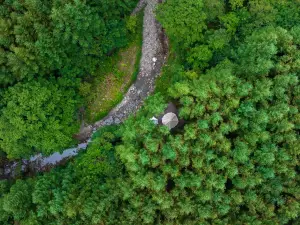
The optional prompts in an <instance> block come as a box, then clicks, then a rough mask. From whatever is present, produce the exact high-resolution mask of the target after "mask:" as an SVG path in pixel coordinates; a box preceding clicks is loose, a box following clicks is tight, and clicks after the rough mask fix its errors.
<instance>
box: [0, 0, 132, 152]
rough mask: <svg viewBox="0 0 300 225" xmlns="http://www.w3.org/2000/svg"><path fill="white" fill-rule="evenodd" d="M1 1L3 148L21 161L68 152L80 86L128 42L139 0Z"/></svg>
mask: <svg viewBox="0 0 300 225" xmlns="http://www.w3.org/2000/svg"><path fill="white" fill-rule="evenodd" d="M0 2H1V5H0V15H1V19H0V27H1V36H0V53H1V55H0V65H1V74H0V88H1V91H0V95H1V98H0V99H1V101H0V112H1V113H0V150H1V151H3V152H5V153H6V154H7V156H8V157H9V158H22V157H28V156H30V155H33V154H34V153H35V152H42V153H44V154H50V153H53V152H55V151H59V150H61V149H63V148H64V147H69V146H70V145H71V144H72V143H73V140H72V135H73V134H75V133H76V132H78V129H79V122H78V121H77V117H76V116H77V111H78V108H79V107H81V106H82V105H83V98H82V96H80V92H79V89H80V87H81V83H84V82H85V81H86V80H87V79H89V77H92V76H94V74H95V73H96V71H99V70H101V67H102V64H103V61H104V60H105V59H106V58H107V57H108V56H109V55H111V54H112V53H113V52H114V51H116V49H119V48H120V47H124V46H125V45H126V44H127V43H128V42H129V40H128V37H129V34H128V33H129V30H128V29H127V26H126V25H127V24H126V22H127V17H128V16H129V14H130V12H131V10H132V9H133V8H134V7H135V5H136V3H137V1H136V0H134V1H132V0H122V1H118V0H109V1H96V0H89V1H82V0H1V1H0Z"/></svg>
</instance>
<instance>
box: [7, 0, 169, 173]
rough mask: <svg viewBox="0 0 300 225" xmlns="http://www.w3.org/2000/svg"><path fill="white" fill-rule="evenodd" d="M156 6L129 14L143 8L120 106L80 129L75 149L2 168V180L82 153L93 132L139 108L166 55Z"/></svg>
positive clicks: (149, 3)
mask: <svg viewBox="0 0 300 225" xmlns="http://www.w3.org/2000/svg"><path fill="white" fill-rule="evenodd" d="M160 2H162V1H161V0H140V2H139V3H138V5H137V7H136V8H135V9H134V10H133V13H132V14H136V13H138V12H139V11H140V10H142V9H143V8H144V21H143V46H142V57H141V61H140V70H139V74H138V76H137V80H136V81H135V82H134V84H133V85H132V86H131V87H130V88H129V90H128V92H127V93H126V95H125V97H124V99H123V100H122V102H121V103H119V104H118V105H117V106H116V107H115V108H113V109H112V110H111V111H110V113H109V114H108V115H107V116H106V117H105V118H103V119H102V120H100V121H97V122H96V123H94V124H93V125H90V126H88V127H86V128H85V129H83V132H84V133H81V134H80V135H81V136H83V137H84V140H85V141H84V142H82V143H81V144H79V145H78V146H77V147H76V148H70V149H66V150H64V151H63V153H62V154H60V153H54V154H52V155H50V156H48V157H43V156H42V155H36V156H33V157H31V158H30V159H29V160H22V161H21V165H20V163H19V165H18V163H16V162H15V163H11V164H9V165H7V166H6V167H5V168H4V170H5V176H6V177H13V176H14V173H15V170H16V168H17V167H18V166H21V169H22V170H23V171H26V170H31V171H35V172H39V171H45V170H47V169H49V168H52V167H54V166H55V165H57V164H59V163H61V162H62V161H64V160H66V159H67V158H69V157H72V156H74V155H77V154H78V152H79V151H80V150H82V149H86V147H87V145H88V143H89V142H90V141H91V139H90V138H91V136H92V134H93V133H94V132H96V130H97V129H99V128H101V127H103V126H108V125H112V124H119V123H121V122H122V121H124V120H125V119H126V118H127V117H128V116H129V115H132V114H134V113H135V112H136V111H137V110H138V109H139V108H140V107H141V105H142V104H143V102H144V100H145V98H147V97H148V96H149V95H150V94H151V93H152V92H153V90H154V84H155V79H156V78H157V77H158V76H159V74H160V71H161V68H162V66H163V64H164V63H165V61H166V57H167V54H168V40H167V38H166V36H165V34H164V32H163V29H162V27H161V25H160V24H159V23H158V22H157V20H156V19H155V14H154V11H155V8H156V5H157V4H158V3H160Z"/></svg>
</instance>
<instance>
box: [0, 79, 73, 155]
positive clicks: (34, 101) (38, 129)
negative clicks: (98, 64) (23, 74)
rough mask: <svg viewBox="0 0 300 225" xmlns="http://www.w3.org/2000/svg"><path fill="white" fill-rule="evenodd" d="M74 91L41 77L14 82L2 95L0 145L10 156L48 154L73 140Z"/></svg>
mask: <svg viewBox="0 0 300 225" xmlns="http://www.w3.org/2000/svg"><path fill="white" fill-rule="evenodd" d="M74 95H75V93H74V91H72V90H63V89H62V87H59V86H58V85H56V84H53V83H50V82H46V81H43V85H42V84H41V82H30V83H26V84H17V85H15V86H13V87H10V88H8V90H7V91H6V92H5V93H4V95H3V103H4V104H5V106H4V107H3V109H2V110H1V116H0V146H1V149H2V150H3V151H5V152H6V153H7V154H8V157H9V158H20V157H28V156H30V155H32V154H34V153H36V152H42V153H45V154H50V153H52V152H54V151H59V150H61V149H63V147H67V146H68V145H70V143H72V134H73V133H75V132H76V130H77V129H78V125H77V124H76V123H74V116H75V115H74V111H75V106H76V101H75V100H73V99H75V98H74Z"/></svg>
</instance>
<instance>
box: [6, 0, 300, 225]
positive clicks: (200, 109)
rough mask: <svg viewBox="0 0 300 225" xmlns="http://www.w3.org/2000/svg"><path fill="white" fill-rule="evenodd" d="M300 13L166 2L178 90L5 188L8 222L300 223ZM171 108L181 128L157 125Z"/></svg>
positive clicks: (267, 6) (284, 0) (163, 13)
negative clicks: (69, 157) (155, 119)
mask: <svg viewBox="0 0 300 225" xmlns="http://www.w3.org/2000/svg"><path fill="white" fill-rule="evenodd" d="M299 12H300V3H299V2H298V1H292V0H281V1H275V0H274V1H272V0H260V1H256V0H249V1H243V0H229V1H226V2H223V1H218V0H209V1H206V0H196V1H188V0H167V1H166V2H165V3H164V4H162V5H161V6H160V7H159V9H158V11H157V16H158V19H159V21H160V22H161V23H162V25H163V26H164V27H165V28H166V32H167V34H168V36H169V38H170V40H171V46H172V51H171V54H172V55H171V57H172V58H171V60H172V61H170V63H171V62H172V63H171V64H170V63H169V65H168V67H166V68H165V69H164V73H163V75H162V76H163V77H162V78H161V81H163V80H168V81H172V84H171V86H170V82H169V83H168V87H169V88H168V91H164V92H163V94H162V93H159V92H158V93H156V94H155V95H153V96H152V97H150V98H149V99H148V100H147V102H146V103H145V105H144V107H143V109H142V110H140V111H139V112H138V113H137V115H136V116H135V117H131V118H129V119H128V120H127V121H126V122H125V123H124V124H123V125H121V126H119V127H107V128H105V129H104V130H101V131H100V132H99V133H98V134H97V136H96V137H95V138H94V140H93V142H92V144H91V145H90V146H89V148H88V150H87V152H86V153H82V154H81V155H80V156H79V157H78V158H76V159H75V160H74V161H73V162H70V163H69V164H68V165H67V166H66V167H65V168H57V169H54V170H52V171H51V172H50V173H46V174H43V175H41V176H38V177H36V178H34V179H24V180H18V181H16V182H12V181H10V182H8V181H3V182H2V183H1V185H0V188H1V194H2V196H1V198H0V202H1V203H2V204H1V205H3V206H2V209H1V210H0V221H2V223H3V224H10V223H12V221H15V222H18V223H20V224H26V225H27V224H114V225H115V224H297V221H299V213H300V203H299V202H300V192H299V190H300V188H299V187H300V180H299V179H300V178H299V168H300V167H299V166H300V165H299V154H300V132H299V131H300V113H299V110H300V85H299V74H300V50H299V47H300V39H299V36H300V27H299V24H297V23H299V21H300V15H299ZM172 74H174V77H172ZM165 76H166V77H165ZM158 85H159V86H158V90H164V89H167V86H166V84H165V82H158ZM169 100H171V101H172V102H174V103H175V104H176V105H177V107H178V108H179V111H180V117H181V118H183V119H184V120H185V126H184V128H183V129H182V130H175V131H171V132H170V131H169V130H168V129H167V127H165V126H156V125H154V124H153V123H151V121H149V118H151V117H152V116H153V115H157V114H159V113H161V112H162V111H163V110H164V109H165V107H166V105H167V103H168V101H169ZM10 186H11V187H10ZM23 205H26V207H22V206H23Z"/></svg>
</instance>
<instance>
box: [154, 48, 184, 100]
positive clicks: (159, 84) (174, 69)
mask: <svg viewBox="0 0 300 225" xmlns="http://www.w3.org/2000/svg"><path fill="white" fill-rule="evenodd" d="M183 72H184V68H183V66H182V64H181V63H180V59H179V57H178V56H177V55H176V54H175V51H172V50H171V51H170V53H169V55H168V61H167V63H166V64H165V65H164V66H163V68H162V72H161V75H160V76H159V77H158V78H157V79H156V82H155V92H160V93H162V95H163V96H165V97H167V96H168V89H169V88H170V87H171V86H172V85H173V84H175V83H176V82H178V81H180V80H181V79H182V78H183Z"/></svg>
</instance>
